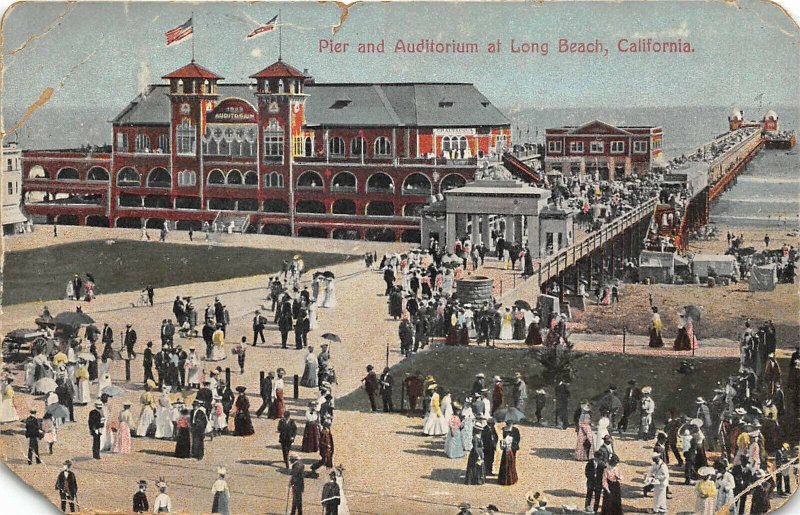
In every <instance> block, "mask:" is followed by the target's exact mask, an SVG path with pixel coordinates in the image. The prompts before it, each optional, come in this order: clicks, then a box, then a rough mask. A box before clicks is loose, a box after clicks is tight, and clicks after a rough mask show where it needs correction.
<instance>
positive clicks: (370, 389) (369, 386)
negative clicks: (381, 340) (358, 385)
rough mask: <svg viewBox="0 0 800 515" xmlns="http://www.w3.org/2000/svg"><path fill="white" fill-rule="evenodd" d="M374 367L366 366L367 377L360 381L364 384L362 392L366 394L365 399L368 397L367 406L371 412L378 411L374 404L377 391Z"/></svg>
mask: <svg viewBox="0 0 800 515" xmlns="http://www.w3.org/2000/svg"><path fill="white" fill-rule="evenodd" d="M374 368H375V367H373V366H372V365H367V375H366V376H364V379H362V380H361V382H362V383H364V391H365V392H367V397H369V405H370V407H371V408H372V411H378V406H376V404H375V394H376V393H377V392H378V390H379V388H380V387H379V384H378V374H376V373H375V370H374Z"/></svg>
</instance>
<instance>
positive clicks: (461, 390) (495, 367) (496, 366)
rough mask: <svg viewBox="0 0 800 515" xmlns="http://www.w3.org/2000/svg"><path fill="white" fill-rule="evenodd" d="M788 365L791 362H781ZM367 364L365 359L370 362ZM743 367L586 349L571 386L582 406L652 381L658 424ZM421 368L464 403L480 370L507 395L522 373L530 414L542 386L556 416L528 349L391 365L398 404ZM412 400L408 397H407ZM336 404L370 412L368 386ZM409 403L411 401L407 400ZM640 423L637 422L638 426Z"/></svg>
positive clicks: (449, 353)
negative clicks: (688, 370) (405, 384)
mask: <svg viewBox="0 0 800 515" xmlns="http://www.w3.org/2000/svg"><path fill="white" fill-rule="evenodd" d="M683 359H688V360H690V361H692V362H693V363H694V365H695V372H694V373H692V374H688V375H687V374H681V373H679V372H677V370H676V369H677V368H678V367H679V365H680V362H681V361H682V360H683ZM781 364H782V366H783V367H784V368H786V367H787V366H788V362H782V363H781ZM373 365H375V367H376V369H382V368H383V366H382V364H381V363H373ZM365 366H366V363H365ZM738 367H739V360H738V359H733V358H725V359H712V358H706V359H694V360H691V358H673V357H655V356H654V357H650V356H632V355H621V354H611V353H608V354H597V353H592V354H585V355H584V356H583V357H581V358H579V359H578V360H577V362H576V378H575V380H574V381H573V382H572V385H571V386H570V393H571V397H570V408H569V410H570V411H569V414H570V417H571V416H572V412H573V410H574V409H575V408H576V407H577V406H578V403H579V402H580V400H581V399H587V398H592V397H595V396H597V395H598V394H600V393H602V392H603V391H604V390H605V389H606V388H608V386H609V385H610V384H615V385H616V386H617V392H618V395H619V396H620V398H621V397H622V396H623V395H624V393H625V388H626V387H627V383H628V381H629V380H630V379H635V380H637V381H638V383H639V386H647V385H650V386H652V387H653V400H654V401H655V403H656V420H658V423H659V425H660V424H661V421H662V420H663V419H664V415H665V414H666V410H667V409H668V408H671V407H672V408H675V410H676V411H677V412H678V413H680V412H682V411H685V412H687V413H688V412H690V411H691V412H692V413H694V409H695V399H696V398H697V397H698V396H703V397H704V398H706V400H710V399H711V398H712V397H713V390H714V388H716V382H717V381H723V382H725V381H726V380H727V377H728V376H729V375H731V374H734V373H735V372H736V371H737V370H738ZM417 370H418V371H420V372H421V373H422V374H423V376H427V375H428V374H432V375H433V376H434V377H435V378H436V380H437V382H438V383H439V385H441V386H443V387H444V388H445V389H447V390H449V391H450V392H451V393H452V397H453V400H458V401H459V402H462V401H463V399H464V396H465V394H466V393H468V392H469V391H470V390H471V387H472V382H473V381H474V380H475V374H477V373H478V372H483V373H484V374H486V377H487V382H488V383H489V384H490V386H489V391H490V397H491V389H492V386H491V385H493V383H492V382H491V379H492V377H493V376H494V375H499V376H500V377H501V378H503V379H504V380H505V381H506V382H507V384H506V390H505V391H506V399H509V398H510V395H511V383H512V381H513V377H514V374H515V373H516V372H521V373H522V374H523V376H524V378H525V382H526V383H527V385H528V395H529V399H528V402H527V404H526V416H527V418H528V420H533V414H534V405H533V398H532V396H533V393H534V390H536V389H537V388H541V387H543V386H545V387H546V388H545V390H546V391H547V395H548V404H547V407H546V408H545V411H544V415H545V420H546V421H548V422H549V423H552V420H553V417H554V415H553V412H554V405H553V388H552V385H546V384H544V382H543V380H542V377H541V372H542V367H541V365H539V363H538V362H536V361H535V360H534V359H533V358H532V357H531V356H530V355H529V354H528V351H527V350H524V349H519V350H510V349H509V350H499V349H487V348H485V347H480V348H477V347H470V348H464V347H441V348H438V349H434V350H431V351H428V352H421V353H418V354H416V355H414V356H412V357H411V358H408V359H406V360H404V361H402V362H401V363H399V364H397V365H396V366H395V367H393V368H392V374H393V375H394V378H395V385H396V388H395V389H394V392H393V394H394V399H395V406H396V407H399V405H400V384H401V382H402V379H403V378H404V377H405V374H406V373H407V372H414V371H417ZM406 402H407V401H406ZM336 404H337V407H338V408H340V409H346V410H360V411H366V410H368V409H369V403H368V400H367V395H366V393H364V392H363V390H356V391H354V392H352V393H350V394H349V395H347V396H345V397H343V398H342V399H340V400H337V402H336ZM406 406H407V404H406ZM634 427H636V426H634Z"/></svg>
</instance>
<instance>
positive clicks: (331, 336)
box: [320, 333, 342, 342]
mask: <svg viewBox="0 0 800 515" xmlns="http://www.w3.org/2000/svg"><path fill="white" fill-rule="evenodd" d="M320 338H322V339H323V340H330V341H332V342H341V341H342V339H341V338H339V335H338V334H333V333H325V334H323V335H322V336H320Z"/></svg>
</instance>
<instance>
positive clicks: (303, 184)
mask: <svg viewBox="0 0 800 515" xmlns="http://www.w3.org/2000/svg"><path fill="white" fill-rule="evenodd" d="M322 186H323V184H322V177H321V176H320V174H318V173H317V172H312V171H310V170H309V171H307V172H303V173H302V174H301V175H300V177H298V178H297V187H298V188H308V189H322Z"/></svg>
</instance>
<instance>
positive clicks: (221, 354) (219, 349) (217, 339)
mask: <svg viewBox="0 0 800 515" xmlns="http://www.w3.org/2000/svg"><path fill="white" fill-rule="evenodd" d="M211 342H212V343H213V344H214V346H213V347H212V348H211V361H222V360H223V359H225V333H224V332H222V326H218V327H217V330H216V331H214V334H213V335H211Z"/></svg>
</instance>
